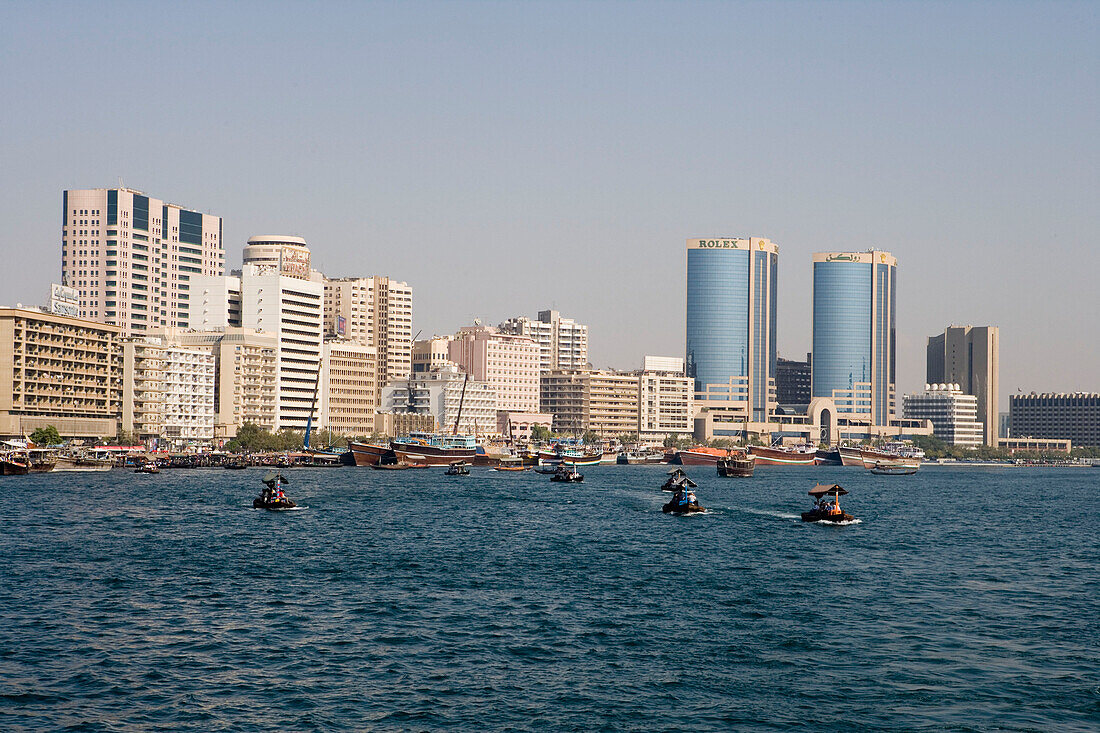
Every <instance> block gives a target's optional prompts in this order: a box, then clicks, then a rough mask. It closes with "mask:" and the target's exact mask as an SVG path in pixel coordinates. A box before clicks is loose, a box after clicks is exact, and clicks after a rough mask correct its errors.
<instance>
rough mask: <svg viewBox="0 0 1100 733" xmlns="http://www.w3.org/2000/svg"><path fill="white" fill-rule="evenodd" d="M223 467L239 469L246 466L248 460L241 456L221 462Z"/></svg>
mask: <svg viewBox="0 0 1100 733" xmlns="http://www.w3.org/2000/svg"><path fill="white" fill-rule="evenodd" d="M222 467H223V468H229V469H232V470H234V471H239V470H241V469H242V468H248V461H246V460H245V459H243V458H235V459H233V460H231V461H226V462H225V463H223V464H222Z"/></svg>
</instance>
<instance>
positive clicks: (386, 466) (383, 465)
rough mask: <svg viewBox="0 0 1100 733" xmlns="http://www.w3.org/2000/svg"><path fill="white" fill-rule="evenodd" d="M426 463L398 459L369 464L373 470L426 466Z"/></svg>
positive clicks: (402, 469)
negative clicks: (391, 461) (393, 461)
mask: <svg viewBox="0 0 1100 733" xmlns="http://www.w3.org/2000/svg"><path fill="white" fill-rule="evenodd" d="M427 467H428V464H427V463H409V462H408V461H398V462H397V463H375V464H374V465H372V466H371V468H373V469H374V470H375V471H404V470H405V469H406V468H427Z"/></svg>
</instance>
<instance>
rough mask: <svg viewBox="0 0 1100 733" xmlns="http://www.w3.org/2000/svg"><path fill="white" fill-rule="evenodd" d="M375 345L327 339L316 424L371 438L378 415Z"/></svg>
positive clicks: (345, 433)
mask: <svg viewBox="0 0 1100 733" xmlns="http://www.w3.org/2000/svg"><path fill="white" fill-rule="evenodd" d="M377 373H378V365H377V364H376V363H375V354H374V347H373V346H365V345H363V344H361V343H359V342H357V341H351V340H349V339H328V340H326V341H325V343H324V349H323V353H322V359H321V387H320V393H321V396H320V413H319V415H318V417H317V419H315V420H314V424H316V425H319V426H321V427H322V428H324V429H325V430H330V431H332V432H333V433H336V434H337V435H342V436H364V435H370V434H371V433H372V432H374V430H375V414H376V413H377V412H378V402H377V399H378V384H377V382H376V381H375V380H376V379H377Z"/></svg>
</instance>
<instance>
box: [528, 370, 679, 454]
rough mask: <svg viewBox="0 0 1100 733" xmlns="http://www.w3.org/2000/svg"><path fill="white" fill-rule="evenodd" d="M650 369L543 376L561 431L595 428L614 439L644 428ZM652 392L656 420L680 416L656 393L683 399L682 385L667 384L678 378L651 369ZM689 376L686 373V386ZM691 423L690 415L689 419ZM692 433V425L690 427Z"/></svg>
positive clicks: (546, 400) (546, 399)
mask: <svg viewBox="0 0 1100 733" xmlns="http://www.w3.org/2000/svg"><path fill="white" fill-rule="evenodd" d="M643 374H646V373H645V372H641V371H638V372H620V371H615V370H612V369H603V370H577V369H555V370H551V371H549V372H547V373H545V374H543V375H542V378H541V380H540V387H541V401H542V403H543V405H544V406H545V409H544V410H543V412H545V413H547V414H549V415H551V416H552V417H553V430H554V432H556V433H562V434H569V435H579V434H581V433H584V432H585V431H588V430H591V431H593V432H595V433H597V434H598V435H599V436H600V437H602V438H614V437H616V436H619V435H621V434H623V433H640V425H641V422H640V421H641V394H642V386H641V383H642V379H643V377H642V375H643ZM649 377H650V378H651V381H648V382H647V390H648V391H647V393H646V394H647V396H653V398H654V408H653V413H652V416H651V417H652V419H653V421H654V422H659V421H661V420H662V419H663V420H666V421H673V420H676V423H677V424H680V422H681V421H680V420H677V419H676V418H673V417H672V416H671V414H670V410H668V409H667V408H666V409H664V410H662V406H661V405H660V404H657V395H656V394H654V391H655V392H656V393H659V394H661V395H662V396H664V397H669V396H670V393H671V394H675V395H676V397H677V398H682V397H683V395H682V393H679V392H678V391H677V388H675V387H671V386H669V385H668V384H665V385H664V389H662V383H663V382H665V381H666V380H667V381H669V382H673V381H675V377H672V376H671V375H667V374H664V373H661V372H651V373H649ZM687 379H688V378H686V377H683V376H682V375H681V376H680V382H679V389H680V390H682V389H683V388H684V385H685V384H686V380H687ZM683 421H684V422H687V421H688V420H687V418H686V416H684V419H683ZM687 431H688V432H690V428H687Z"/></svg>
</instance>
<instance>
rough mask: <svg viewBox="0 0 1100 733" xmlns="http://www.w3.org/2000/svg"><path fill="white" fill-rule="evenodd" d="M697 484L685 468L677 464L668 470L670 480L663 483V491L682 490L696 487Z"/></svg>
mask: <svg viewBox="0 0 1100 733" xmlns="http://www.w3.org/2000/svg"><path fill="white" fill-rule="evenodd" d="M696 486H697V484H696V483H695V482H694V481H692V480H691V479H689V478H688V476H687V474H686V473H684V469H682V468H680V467H679V466H677V467H676V468H670V469H669V470H668V480H667V481H665V482H664V483H663V484H661V491H682V490H683V489H694V488H695V487H696Z"/></svg>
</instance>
